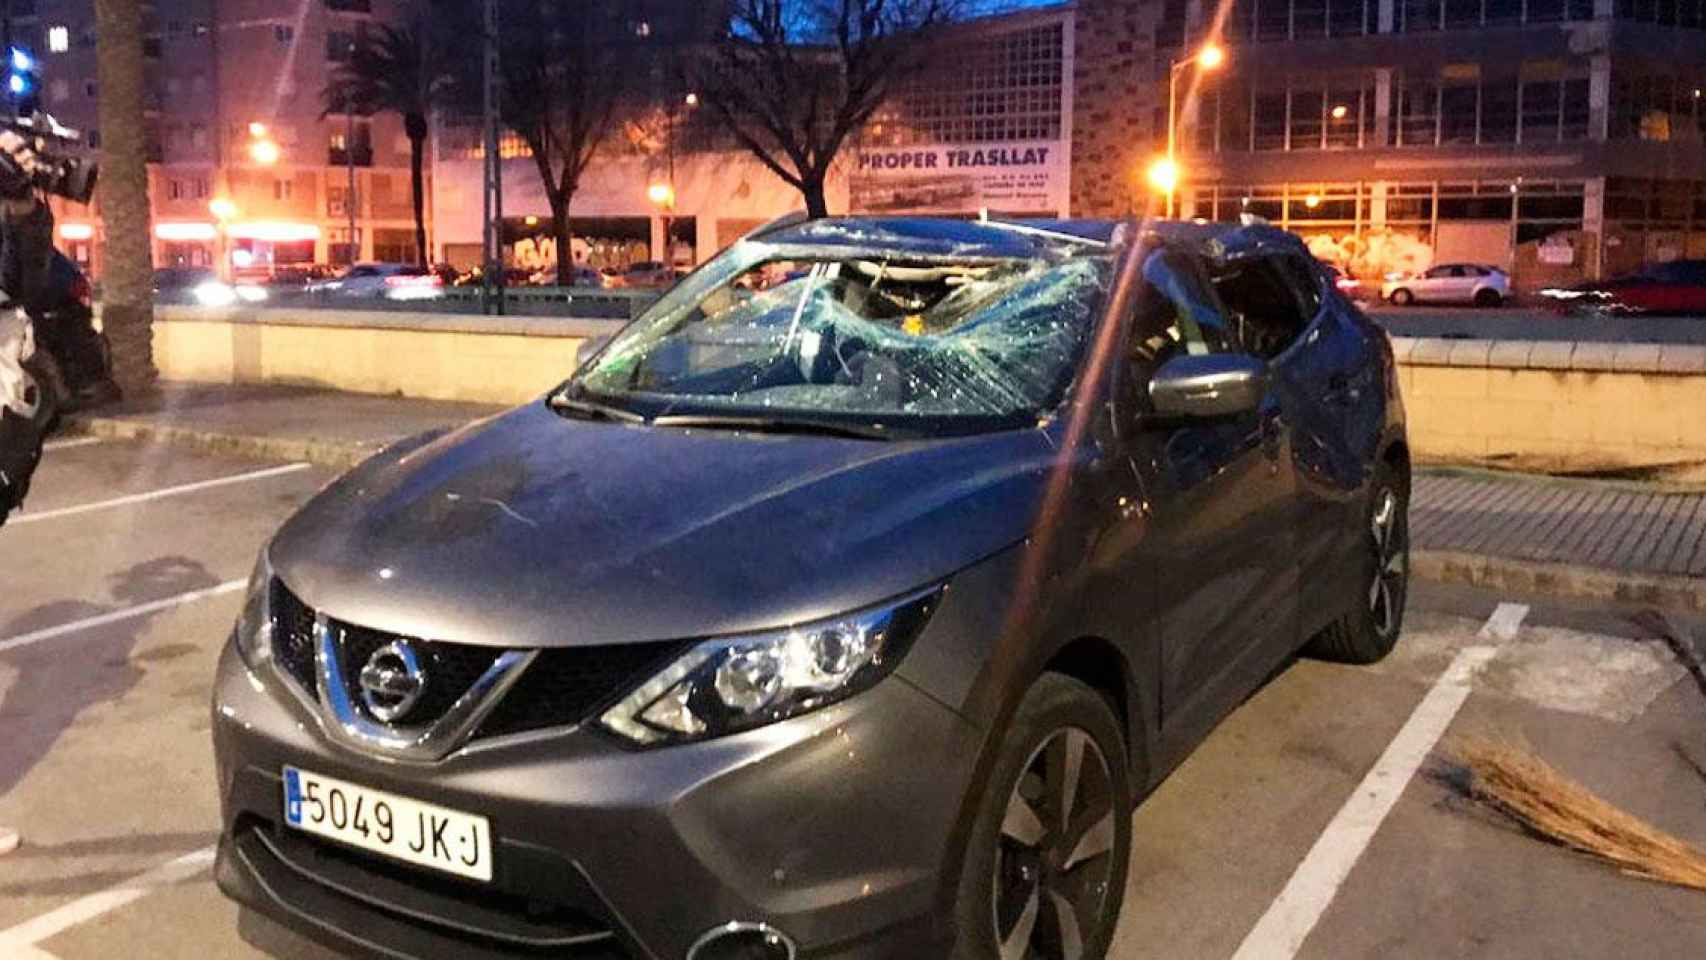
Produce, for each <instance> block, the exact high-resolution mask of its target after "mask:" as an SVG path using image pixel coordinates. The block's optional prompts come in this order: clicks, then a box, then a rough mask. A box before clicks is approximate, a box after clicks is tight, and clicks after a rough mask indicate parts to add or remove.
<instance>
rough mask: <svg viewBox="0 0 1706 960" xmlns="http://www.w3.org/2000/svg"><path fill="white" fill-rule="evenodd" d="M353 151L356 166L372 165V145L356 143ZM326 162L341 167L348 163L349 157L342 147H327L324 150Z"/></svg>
mask: <svg viewBox="0 0 1706 960" xmlns="http://www.w3.org/2000/svg"><path fill="white" fill-rule="evenodd" d="M353 153H354V154H355V156H354V162H355V165H356V166H358V167H371V166H373V147H371V146H363V145H361V144H357V145H356V148H355V150H354V151H353ZM326 162H327V163H329V164H331V165H332V166H334V167H342V166H347V165H349V163H350V162H351V158H350V156H349V154H348V153H346V152H345V150H344V148H342V147H329V148H327V150H326Z"/></svg>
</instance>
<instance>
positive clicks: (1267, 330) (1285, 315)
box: [1214, 256, 1321, 360]
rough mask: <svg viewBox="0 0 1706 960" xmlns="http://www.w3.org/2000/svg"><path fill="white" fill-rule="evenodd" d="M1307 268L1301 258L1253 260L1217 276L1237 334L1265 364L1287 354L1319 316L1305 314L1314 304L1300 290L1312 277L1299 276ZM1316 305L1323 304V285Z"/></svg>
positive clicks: (1216, 282)
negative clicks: (1313, 319) (1265, 361)
mask: <svg viewBox="0 0 1706 960" xmlns="http://www.w3.org/2000/svg"><path fill="white" fill-rule="evenodd" d="M1303 269H1307V266H1306V265H1305V264H1303V263H1302V261H1301V260H1298V259H1297V258H1295V257H1290V256H1281V257H1266V256H1264V257H1247V258H1243V259H1239V260H1234V261H1232V262H1231V263H1228V264H1226V265H1225V266H1223V267H1221V268H1220V269H1219V270H1218V271H1217V272H1216V274H1215V278H1214V287H1215V290H1216V291H1218V292H1219V294H1220V299H1221V300H1222V301H1223V302H1225V304H1226V309H1227V312H1228V314H1229V317H1230V320H1231V325H1232V329H1233V331H1234V332H1235V333H1236V334H1237V335H1238V340H1239V342H1240V343H1242V344H1243V345H1244V349H1245V350H1247V351H1249V352H1250V353H1251V354H1253V355H1255V356H1258V357H1262V358H1263V359H1269V360H1271V359H1273V358H1274V357H1277V356H1279V355H1280V354H1281V353H1283V352H1285V349H1286V348H1287V347H1289V346H1291V344H1292V342H1293V341H1295V340H1296V339H1297V338H1298V336H1299V335H1301V334H1302V333H1303V330H1304V328H1305V327H1307V326H1309V320H1310V318H1311V317H1312V316H1314V311H1309V312H1307V313H1306V312H1305V311H1304V305H1305V304H1306V303H1308V302H1310V301H1307V300H1305V299H1304V298H1303V296H1302V295H1301V293H1300V292H1299V291H1298V289H1297V285H1298V283H1300V282H1302V281H1303V280H1307V279H1309V278H1307V277H1305V278H1301V279H1300V278H1298V277H1296V276H1294V274H1296V273H1297V272H1299V271H1300V270H1303ZM1311 289H1313V290H1314V300H1313V302H1314V304H1315V305H1316V306H1319V305H1320V296H1321V294H1320V285H1319V281H1315V282H1314V283H1312V284H1311Z"/></svg>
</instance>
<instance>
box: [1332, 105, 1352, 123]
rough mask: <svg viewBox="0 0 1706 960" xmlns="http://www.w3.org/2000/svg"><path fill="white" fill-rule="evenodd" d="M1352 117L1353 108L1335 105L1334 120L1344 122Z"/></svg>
mask: <svg viewBox="0 0 1706 960" xmlns="http://www.w3.org/2000/svg"><path fill="white" fill-rule="evenodd" d="M1350 115H1351V108H1350V107H1347V106H1345V105H1344V104H1342V103H1340V104H1335V105H1334V107H1333V119H1334V120H1343V119H1345V118H1346V117H1348V116H1350Z"/></svg>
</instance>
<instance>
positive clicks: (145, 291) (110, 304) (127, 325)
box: [95, 0, 159, 395]
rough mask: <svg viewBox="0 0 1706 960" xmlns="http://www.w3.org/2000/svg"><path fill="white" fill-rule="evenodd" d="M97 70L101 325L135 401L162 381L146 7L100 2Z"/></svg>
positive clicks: (129, 0)
mask: <svg viewBox="0 0 1706 960" xmlns="http://www.w3.org/2000/svg"><path fill="white" fill-rule="evenodd" d="M95 31H96V33H97V34H98V35H99V36H100V38H101V42H100V44H99V46H98V47H97V48H96V54H95V56H96V67H97V70H98V82H99V84H100V90H101V101H100V124H101V136H102V140H101V148H102V149H101V180H100V184H101V185H100V201H99V202H100V208H101V217H102V219H103V220H105V222H106V232H107V238H106V268H105V270H104V271H103V274H102V276H101V288H102V294H101V301H102V302H101V326H102V328H103V329H104V330H105V331H106V334H107V341H108V342H109V343H110V344H111V345H112V354H113V379H114V380H115V381H116V382H117V383H118V385H119V387H120V388H121V389H123V390H124V391H126V392H127V393H130V394H132V395H134V394H136V393H139V392H142V391H144V390H146V389H147V388H148V387H149V386H150V385H151V384H153V382H154V381H155V379H156V378H157V377H158V376H159V371H158V370H156V369H155V367H154V333H153V327H154V291H153V285H154V264H153V250H152V249H151V246H152V237H153V230H152V228H151V226H150V223H149V208H148V162H147V154H146V146H147V143H146V141H147V128H146V125H145V121H144V120H143V115H142V106H143V100H142V91H143V77H142V68H143V62H142V8H141V4H140V3H139V2H138V0H96V2H95Z"/></svg>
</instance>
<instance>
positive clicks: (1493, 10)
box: [1482, 0, 1527, 26]
mask: <svg viewBox="0 0 1706 960" xmlns="http://www.w3.org/2000/svg"><path fill="white" fill-rule="evenodd" d="M1526 2H1527V0H1485V6H1484V7H1483V9H1482V18H1483V22H1485V23H1486V24H1487V25H1488V26H1500V25H1504V24H1511V23H1521V22H1522V17H1523V7H1524V5H1525V4H1526Z"/></svg>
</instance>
